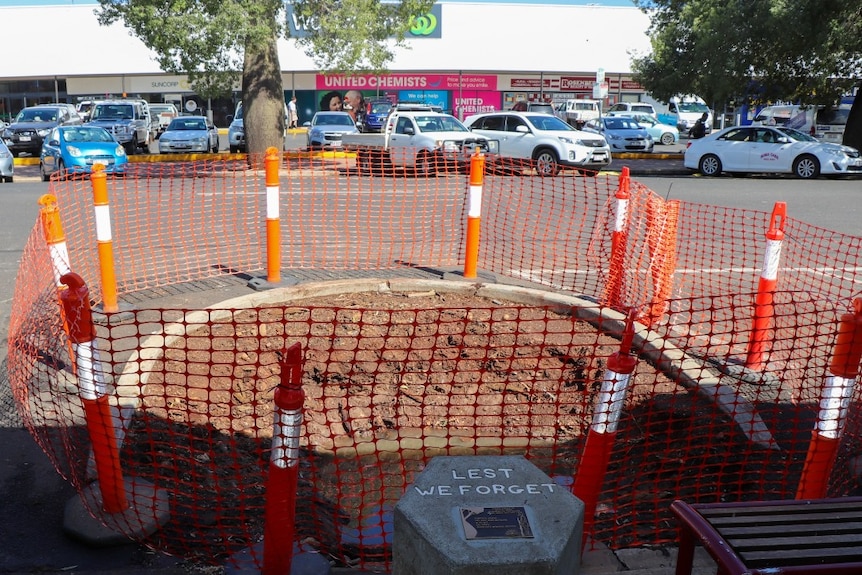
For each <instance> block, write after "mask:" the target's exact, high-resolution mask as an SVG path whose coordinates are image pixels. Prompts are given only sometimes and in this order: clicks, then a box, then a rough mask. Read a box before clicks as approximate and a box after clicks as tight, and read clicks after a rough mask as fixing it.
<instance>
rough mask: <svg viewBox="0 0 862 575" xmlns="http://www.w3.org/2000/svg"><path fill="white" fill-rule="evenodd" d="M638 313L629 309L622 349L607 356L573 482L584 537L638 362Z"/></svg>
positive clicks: (594, 511) (589, 528) (589, 523)
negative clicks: (635, 349)
mask: <svg viewBox="0 0 862 575" xmlns="http://www.w3.org/2000/svg"><path fill="white" fill-rule="evenodd" d="M636 315H637V313H636V311H635V310H634V309H632V310H630V312H629V315H628V318H627V320H626V326H625V330H624V331H623V337H622V340H621V341H620V349H619V351H618V352H616V353H614V354H613V355H611V356H610V357H609V358H608V367H607V369H606V370H605V375H604V379H603V380H602V388H601V390H600V391H599V397H598V399H597V400H596V405H595V407H594V408H593V420H592V424H591V425H590V430H589V432H588V434H587V442H586V445H585V446H584V452H583V455H582V456H581V462H580V464H579V465H578V471H577V475H576V476H575V481H574V484H573V486H572V492H573V493H574V495H575V496H576V497H578V498H579V499H580V500H581V501H583V502H584V541H586V538H587V535H589V533H590V532H591V531H592V526H593V523H594V522H595V515H596V506H597V505H598V500H599V494H600V493H601V490H602V484H603V483H604V481H605V475H606V473H607V470H608V462H609V461H610V457H611V450H612V449H613V446H614V439H615V438H616V434H617V426H618V424H619V419H620V414H621V413H622V410H623V406H624V405H625V400H626V393H627V392H628V386H629V380H630V379H631V374H632V372H634V369H635V365H636V364H637V358H636V357H635V356H633V355H631V346H632V340H633V339H634V320H635V317H636Z"/></svg>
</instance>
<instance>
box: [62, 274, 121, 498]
mask: <svg viewBox="0 0 862 575" xmlns="http://www.w3.org/2000/svg"><path fill="white" fill-rule="evenodd" d="M60 281H61V282H62V283H63V284H64V285H66V286H68V289H65V290H63V291H62V292H61V293H60V301H61V303H62V305H63V313H64V314H65V318H66V329H67V330H68V335H69V339H70V340H71V342H72V348H73V350H74V354H75V367H76V369H77V374H78V387H79V389H80V392H81V401H82V402H83V404H84V412H85V416H86V420H87V432H88V433H89V436H90V442H91V443H92V446H93V455H94V457H95V460H96V472H97V473H98V477H99V489H100V491H101V494H102V504H103V507H104V510H105V511H106V512H108V513H120V512H122V511H124V510H125V509H127V508H128V507H129V502H128V500H127V499H126V493H125V488H124V483H123V474H122V470H121V468H120V452H119V448H118V447H117V442H116V439H115V434H114V429H113V418H112V417H111V411H110V406H109V405H108V397H107V396H106V395H105V381H104V375H103V371H102V365H101V360H100V358H99V349H98V348H97V347H96V346H95V345H94V344H93V340H94V339H95V338H96V331H95V327H94V326H93V317H92V312H91V310H90V297H89V290H88V289H87V285H86V284H85V283H84V280H83V278H81V276H79V275H78V274H76V273H74V272H70V273H67V274H64V275H63V277H61V278H60Z"/></svg>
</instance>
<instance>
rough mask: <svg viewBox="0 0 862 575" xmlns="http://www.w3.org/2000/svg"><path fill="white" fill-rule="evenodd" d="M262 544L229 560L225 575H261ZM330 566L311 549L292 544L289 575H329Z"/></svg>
mask: <svg viewBox="0 0 862 575" xmlns="http://www.w3.org/2000/svg"><path fill="white" fill-rule="evenodd" d="M261 563H263V542H260V543H256V544H255V545H253V546H251V547H246V548H245V549H243V550H242V551H240V552H238V553H236V554H235V555H233V556H232V557H231V558H230V562H229V563H228V564H227V565H225V568H224V573H225V575H259V574H260V573H263V569H262V567H261V565H260V564H261ZM331 569H332V566H331V565H330V563H329V560H328V559H327V558H326V557H324V556H323V555H321V554H320V553H318V552H317V551H316V550H315V549H313V548H312V547H308V546H307V545H300V544H298V543H296V542H294V544H293V559H291V561H290V575H329V573H330V571H331Z"/></svg>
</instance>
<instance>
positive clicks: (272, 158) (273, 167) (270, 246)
mask: <svg viewBox="0 0 862 575" xmlns="http://www.w3.org/2000/svg"><path fill="white" fill-rule="evenodd" d="M280 160H281V158H280V157H279V154H278V149H276V148H275V147H269V148H267V149H266V159H265V161H264V165H265V168H266V281H268V282H270V283H278V282H280V281H281V220H280V218H279V205H278V196H279V180H278V165H279V162H280Z"/></svg>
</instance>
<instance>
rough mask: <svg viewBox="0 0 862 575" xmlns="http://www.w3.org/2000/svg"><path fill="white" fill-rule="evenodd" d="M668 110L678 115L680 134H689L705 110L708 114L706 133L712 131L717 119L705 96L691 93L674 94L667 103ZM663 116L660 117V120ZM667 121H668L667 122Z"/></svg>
mask: <svg viewBox="0 0 862 575" xmlns="http://www.w3.org/2000/svg"><path fill="white" fill-rule="evenodd" d="M667 109H668V112H669V113H670V114H672V115H674V116H676V127H677V128H678V129H679V133H680V134H688V132H689V131H690V130H691V129H692V128H693V127H694V125H695V124H696V123H697V121H698V120H700V118H701V117H702V116H703V114H704V112H705V113H706V115H707V120H706V133H707V134H708V133H710V132H711V131H712V125H713V122H714V120H715V118H714V116H713V113H712V110H710V109H709V108H708V107H707V105H706V102H704V101H703V98H701V97H699V96H694V95H691V94H688V95H685V96H674V97H673V98H671V99H670V102H668V103H667ZM661 119H662V118H661V117H659V120H661ZM666 123H667V122H666Z"/></svg>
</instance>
